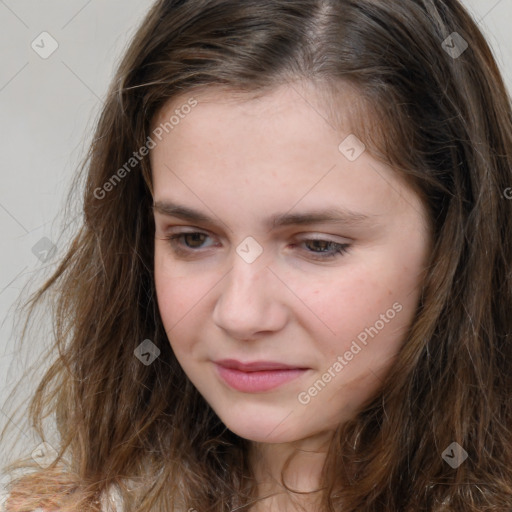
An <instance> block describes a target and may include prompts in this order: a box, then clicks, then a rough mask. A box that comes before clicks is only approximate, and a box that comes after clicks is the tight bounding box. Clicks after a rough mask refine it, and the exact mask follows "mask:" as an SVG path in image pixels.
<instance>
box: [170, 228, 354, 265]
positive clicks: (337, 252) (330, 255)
mask: <svg viewBox="0 0 512 512" xmlns="http://www.w3.org/2000/svg"><path fill="white" fill-rule="evenodd" d="M190 235H203V236H208V235H207V234H206V233H202V232H200V231H190V232H185V233H177V234H173V235H168V236H166V237H165V238H166V240H167V241H168V242H169V245H171V247H172V249H173V251H174V252H175V253H176V254H178V255H181V256H184V255H188V254H191V253H194V252H199V249H192V248H187V249H183V247H179V246H178V242H177V240H179V239H182V238H184V237H186V236H190ZM306 242H324V243H326V244H328V245H330V246H334V247H335V249H334V250H332V251H328V252H324V253H322V252H318V251H308V252H309V253H310V254H312V255H313V254H321V256H313V259H315V260H328V259H334V258H336V257H340V256H343V255H344V254H345V253H347V252H348V249H349V247H350V244H340V243H337V242H333V241H331V240H323V239H319V238H310V239H306V240H303V241H302V242H301V243H306ZM294 245H297V244H294Z"/></svg>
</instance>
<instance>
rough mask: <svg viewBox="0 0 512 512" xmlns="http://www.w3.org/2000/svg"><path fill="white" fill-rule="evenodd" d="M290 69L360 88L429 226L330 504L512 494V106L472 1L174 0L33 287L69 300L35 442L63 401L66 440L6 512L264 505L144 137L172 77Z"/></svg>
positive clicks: (368, 121) (372, 141)
mask: <svg viewBox="0 0 512 512" xmlns="http://www.w3.org/2000/svg"><path fill="white" fill-rule="evenodd" d="M454 33H456V34H454ZM464 42H465V43H466V44H467V48H465V45H464ZM294 80H304V81H307V82H311V83H315V84H317V85H318V86H319V87H322V88H323V90H324V91H325V92H326V94H327V91H329V93H330V94H331V95H332V96H331V97H332V98H334V99H335V98H336V94H337V92H336V91H340V90H341V88H343V87H344V88H347V87H349V88H350V89H351V90H353V91H355V92H356V94H357V98H358V101H357V102H356V104H355V106H354V107H353V112H351V114H350V119H351V128H352V132H353V133H355V134H356V135H357V136H358V137H359V138H360V139H362V140H363V141H364V142H365V144H366V146H367V149H368V151H369V152H370V153H371V154H372V155H373V156H375V157H376V158H378V159H380V160H381V161H383V162H385V163H387V164H389V165H391V166H392V167H393V168H394V169H396V172H397V173H399V174H400V175H401V176H403V177H404V178H405V179H406V180H407V181H408V183H409V184H410V185H411V186H413V187H414V188H415V190H416V191H417V192H418V194H420V195H421V198H422V199H423V201H424V203H425V205H426V206H427V209H428V212H429V216H430V223H431V226H432V237H433V240H432V250H431V255H430V261H429V264H428V268H427V272H426V277H425V280H424V283H423V288H422V294H421V298H420V301H419V304H418V307H417V312H416V316H415V318H414V321H413V323H412V324H411V326H410V329H409V332H408V335H407V338H406V340H405V342H404V343H403V346H402V347H401V350H400V353H399V355H398V358H397V360H396V363H395V365H394V367H393V371H390V372H389V373H388V375H387V376H386V378H385V380H384V381H383V383H382V386H381V388H380V389H379V390H378V393H376V394H375V395H374V396H372V398H371V400H369V401H368V402H367V403H365V404H364V405H363V406H362V407H361V410H360V411H359V413H358V415H357V416H356V417H355V418H354V419H352V420H350V421H348V422H346V423H344V424H342V425H340V426H339V427H338V429H337V430H336V432H335V435H334V438H333V441H332V444H331V447H330V450H329V453H328V456H327V459H326V462H325V466H324V470H323V473H322V481H321V496H322V501H321V504H322V510H325V511H330V512H331V511H343V512H356V511H357V512H402V511H414V512H442V511H452V512H472V511H474V512H477V511H478V512H486V511H488V512H491V511H493V512H497V511H509V512H510V510H512V400H511V399H510V397H511V395H512V372H511V371H510V367H511V363H512V314H511V311H512V241H511V238H512V200H510V199H507V197H510V196H509V195H507V193H506V191H507V190H508V191H512V189H510V187H511V186H512V112H511V101H510V97H509V95H508V93H507V90H506V87H505V86H504V83H503V80H502V77H501V75H500V72H499V70H498V67H497V65H496V62H495V59H494V57H493V55H492V52H491V50H490V49H489V46H488V44H487V43H486V41H485V39H484V37H483V36H482V34H481V32H480V30H479V28H478V27H477V25H476V23H475V22H474V20H473V19H472V18H471V16H470V15H469V14H468V12H467V11H466V10H465V9H464V8H463V7H462V6H461V4H460V3H459V2H458V1H457V0H272V1H265V0H244V1H239V0H158V1H157V2H156V3H155V4H154V5H153V6H152V8H151V9H150V11H149V13H148V14H147V16H146V18H145V19H144V21H143V22H142V24H141V25H140V28H139V29H138V31H137V33H136V34H135V36H134V37H133V39H132V41H131V43H130V45H129V48H128V49H127V51H126V53H125V55H124V57H123V59H122V61H121V62H120V64H119V67H118V70H117V72H116V74H115V78H114V80H113V82H112V85H111V86H110V88H109V91H108V95H107V97H106V100H105V103H104V105H103V107H102V111H101V114H100V116H99V119H98V122H97V127H96V132H95V135H94V140H93V142H92V145H91V147H90V151H89V153H88V155H87V158H86V160H85V162H84V164H83V166H82V167H81V168H80V170H79V171H78V172H79V174H80V176H83V175H84V174H85V178H84V183H83V188H82V189H80V190H81V192H82V193H83V196H82V200H83V201H82V204H81V209H82V210H81V214H83V218H82V222H81V225H80V227H79V229H77V230H76V232H74V234H73V238H72V241H71V242H70V244H69V247H67V248H66V254H65V256H64V257H63V258H62V260H61V261H59V265H58V266H57V268H56V270H55V271H54V272H53V273H52V275H51V277H50V278H49V279H48V280H47V281H46V282H45V283H44V285H43V286H42V287H40V288H39V289H38V290H37V292H36V293H34V294H33V295H32V296H31V298H30V300H29V301H28V302H27V303H26V306H27V307H29V308H30V309H29V312H28V315H27V318H29V317H30V316H31V315H32V314H33V311H34V308H35V307H36V306H37V305H38V304H39V303H41V302H42V301H43V300H47V301H49V302H50V303H51V304H52V306H53V309H52V313H53V316H52V319H53V325H54V342H53V343H52V345H51V347H50V350H49V353H50V354H52V355H53V356H54V359H53V360H52V365H51V367H50V368H49V369H48V370H47V372H46V373H45V374H44V377H43V379H42V380H41V382H40V384H39V386H38V387H37V390H36V392H35V394H34V395H33V396H32V397H31V403H30V408H29V411H28V412H29V414H30V418H31V421H32V424H33V425H34V427H35V428H36V430H37V432H38V434H39V436H41V439H45V437H44V435H45V434H44V431H43V429H42V426H41V420H42V419H43V418H46V417H52V418H53V419H54V420H55V425H56V429H57V433H58V439H59V441H58V443H57V442H53V444H52V446H54V448H55V449H56V451H57V456H56V458H55V460H54V462H53V463H52V464H51V465H50V466H49V467H47V468H44V469H43V468H41V467H39V466H37V465H36V464H34V463H33V461H32V465H31V464H30V463H29V460H26V459H25V460H22V461H18V462H17V463H16V465H15V464H11V465H10V466H9V471H12V470H13V468H15V466H16V468H21V467H24V468H26V469H30V472H28V473H27V474H24V475H23V476H20V477H17V478H15V479H13V480H12V482H11V484H10V486H9V492H10V495H9V500H8V502H7V510H8V511H14V510H16V511H28V510H32V509H33V508H35V507H38V506H40V507H45V508H47V509H49V510H53V509H55V508H58V509H59V510H62V511H64V510H70V511H78V510H84V511H85V510H87V511H89V510H90V511H96V510H99V508H100V506H101V503H104V502H102V500H103V497H104V496H105V495H106V494H105V493H107V491H108V490H109V489H117V491H118V492H119V495H120V496H121V498H122V503H123V506H124V508H125V510H126V511H134V510H137V511H140V512H146V511H178V510H190V509H195V510H196V511H198V512H206V511H212V512H213V511H215V512H216V511H219V512H220V511H228V510H234V509H236V510H249V508H250V507H251V506H252V505H253V504H254V502H255V500H256V499H257V495H256V494H255V489H256V482H255V481H254V475H253V474H252V473H251V468H250V467H249V466H250V465H249V464H248V450H249V448H250V443H249V441H247V440H245V439H242V438H240V437H238V436H237V435H235V434H234V433H232V432H230V431H229V430H228V429H227V428H226V427H225V426H224V425H223V424H222V422H221V421H220V419H219V418H218V417H217V416H216V414H215V413H214V412H213V410H212V409H211V408H210V406H209V405H208V404H207V403H206V401H205V400H204V399H203V398H202V396H201V395H200V394H199V393H198V391H197V390H196V389H195V387H194V386H193V385H192V383H191V382H190V381H189V380H188V378H187V376H186V375H185V373H184V372H183V370H182V369H181V367H180V365H179V364H178V362H177V360H176V358H175V356H174V354H173V352H172V349H171V347H170V344H169V340H168V339H167V336H166V333H165V331H164V328H163V324H162V320H161V318H160V315H159V310H158V305H157V302H156V294H155V287H154V275H153V247H154V229H155V226H154V220H153V217H152V176H151V168H150V164H149V158H148V157H141V158H138V157H137V158H136V157H135V156H134V153H135V152H137V155H139V153H140V154H142V153H146V152H145V151H143V150H142V151H141V152H138V150H139V148H144V147H147V145H148V137H149V136H150V135H151V132H150V128H151V123H152V120H153V119H155V116H156V115H157V114H158V112H160V111H161V108H162V107H163V106H164V105H165V104H166V103H167V102H168V101H170V100H172V99H173V98H175V97H177V96H178V95H180V97H187V96H188V97H189V98H193V95H194V93H195V92H197V91H202V90H206V89H208V88H213V87H220V88H224V89H225V90H226V91H231V92H233V93H236V92H242V93H244V94H248V95H249V94H256V95H262V94H265V93H266V92H268V91H270V90H272V89H273V88H275V87H276V86H279V85H282V84H287V83H292V82H293V81H294ZM331 105H332V108H333V110H334V111H335V109H336V107H335V102H333V103H331ZM212 136H214V135H212ZM139 156H140V155H139ZM127 162H130V163H129V166H128V167H127V165H126V164H127ZM123 168H124V170H125V172H121V171H120V169H123ZM107 183H109V184H110V185H107ZM75 188H76V185H75ZM25 337H26V332H25V329H24V330H23V336H22V338H23V339H24V338H25ZM146 339H150V340H151V341H152V342H153V343H154V344H155V345H156V346H157V347H158V348H159V350H160V356H159V357H158V358H157V359H156V360H155V361H154V362H153V363H152V364H151V365H144V364H141V361H140V360H139V359H138V358H137V357H134V350H135V349H136V348H137V347H138V346H139V345H140V344H141V342H142V341H143V340H146ZM3 435H4V432H2V436H3ZM453 442H457V443H458V444H459V445H460V446H461V447H463V448H464V449H465V450H466V452H467V453H468V458H467V459H466V460H465V461H464V463H463V464H461V465H460V466H459V467H457V468H452V467H451V466H450V465H449V464H447V463H446V462H445V461H444V460H443V458H442V453H443V451H444V450H445V449H446V448H447V447H449V446H450V445H451V444H452V443H453ZM282 476H283V475H282ZM284 484H285V482H283V485H284ZM290 492H291V491H290Z"/></svg>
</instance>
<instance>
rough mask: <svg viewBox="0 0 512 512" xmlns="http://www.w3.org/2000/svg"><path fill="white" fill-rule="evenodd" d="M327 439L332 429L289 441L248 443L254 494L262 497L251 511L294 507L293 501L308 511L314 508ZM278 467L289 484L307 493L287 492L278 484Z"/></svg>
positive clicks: (283, 509)
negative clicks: (254, 481)
mask: <svg viewBox="0 0 512 512" xmlns="http://www.w3.org/2000/svg"><path fill="white" fill-rule="evenodd" d="M331 439H332V432H324V433H321V434H318V435H316V436H314V437H310V438H307V439H303V440H301V441H297V442H293V443H273V444H269V443H256V442H254V443H252V444H251V449H250V453H249V461H250V464H251V467H252V469H253V473H254V476H255V478H256V481H257V483H258V486H257V488H258V498H263V499H262V500H261V501H258V502H257V503H256V504H255V507H254V508H252V509H251V511H254V512H257V511H260V510H261V511H263V510H265V511H269V510H279V511H280V512H284V511H295V510H298V508H296V507H297V505H296V504H297V503H299V504H300V505H302V506H304V507H305V509H306V510H308V511H313V510H316V506H317V505H318V503H319V500H320V497H321V491H320V490H319V487H320V484H321V473H322V469H323V465H324V462H325V458H326V456H327V450H328V447H329V443H330V441H331ZM288 459H290V460H288ZM281 471H283V480H284V483H285V484H286V485H287V486H288V487H289V488H291V489H293V490H294V491H298V492H302V493H311V494H303V495H299V494H294V493H291V492H288V491H287V490H286V488H285V487H284V486H283V485H282V484H281Z"/></svg>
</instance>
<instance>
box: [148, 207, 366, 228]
mask: <svg viewBox="0 0 512 512" xmlns="http://www.w3.org/2000/svg"><path fill="white" fill-rule="evenodd" d="M153 210H154V211H157V212H158V213H161V214H162V215H166V216H169V217H178V218H180V219H183V220H187V221H191V222H199V223H201V222H202V223H206V224H210V225H215V220H214V219H213V218H212V217H209V216H208V215H205V214H204V213H202V212H200V211H197V210H194V209H193V208H189V207H187V206H183V205H179V204H176V203H172V202H170V201H155V202H154V203H153ZM374 217H376V216H375V215H366V214H363V213H358V212H354V211H351V210H347V209H337V208H325V209H314V210H310V211H305V212H300V213H289V212H287V213H278V214H274V215H271V216H270V217H267V218H266V219H265V221H264V223H265V226H266V227H267V228H268V229H274V228H277V227H282V226H294V225H297V226H298V225H301V226H303V225H307V224H316V223H321V222H328V223H335V224H343V225H360V224H364V223H365V222H367V221H369V220H370V219H372V218H374Z"/></svg>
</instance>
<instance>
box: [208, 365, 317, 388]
mask: <svg viewBox="0 0 512 512" xmlns="http://www.w3.org/2000/svg"><path fill="white" fill-rule="evenodd" d="M215 366H216V368H217V373H218V375H219V377H220V378H221V379H222V381H223V382H224V383H225V384H227V385H228V386H229V387H231V388H233V389H235V390H237V391H241V392H243V393H262V392H265V391H270V390H272V389H274V388H277V387H280V386H282V385H284V384H286V383H288V382H290V381H293V380H295V379H297V378H299V377H302V376H303V375H304V373H306V372H307V370H308V368H299V367H297V366H290V365H287V364H283V363H278V362H275V361H253V362H248V363H242V362H241V361H237V360H235V359H223V360H221V361H216V362H215Z"/></svg>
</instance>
